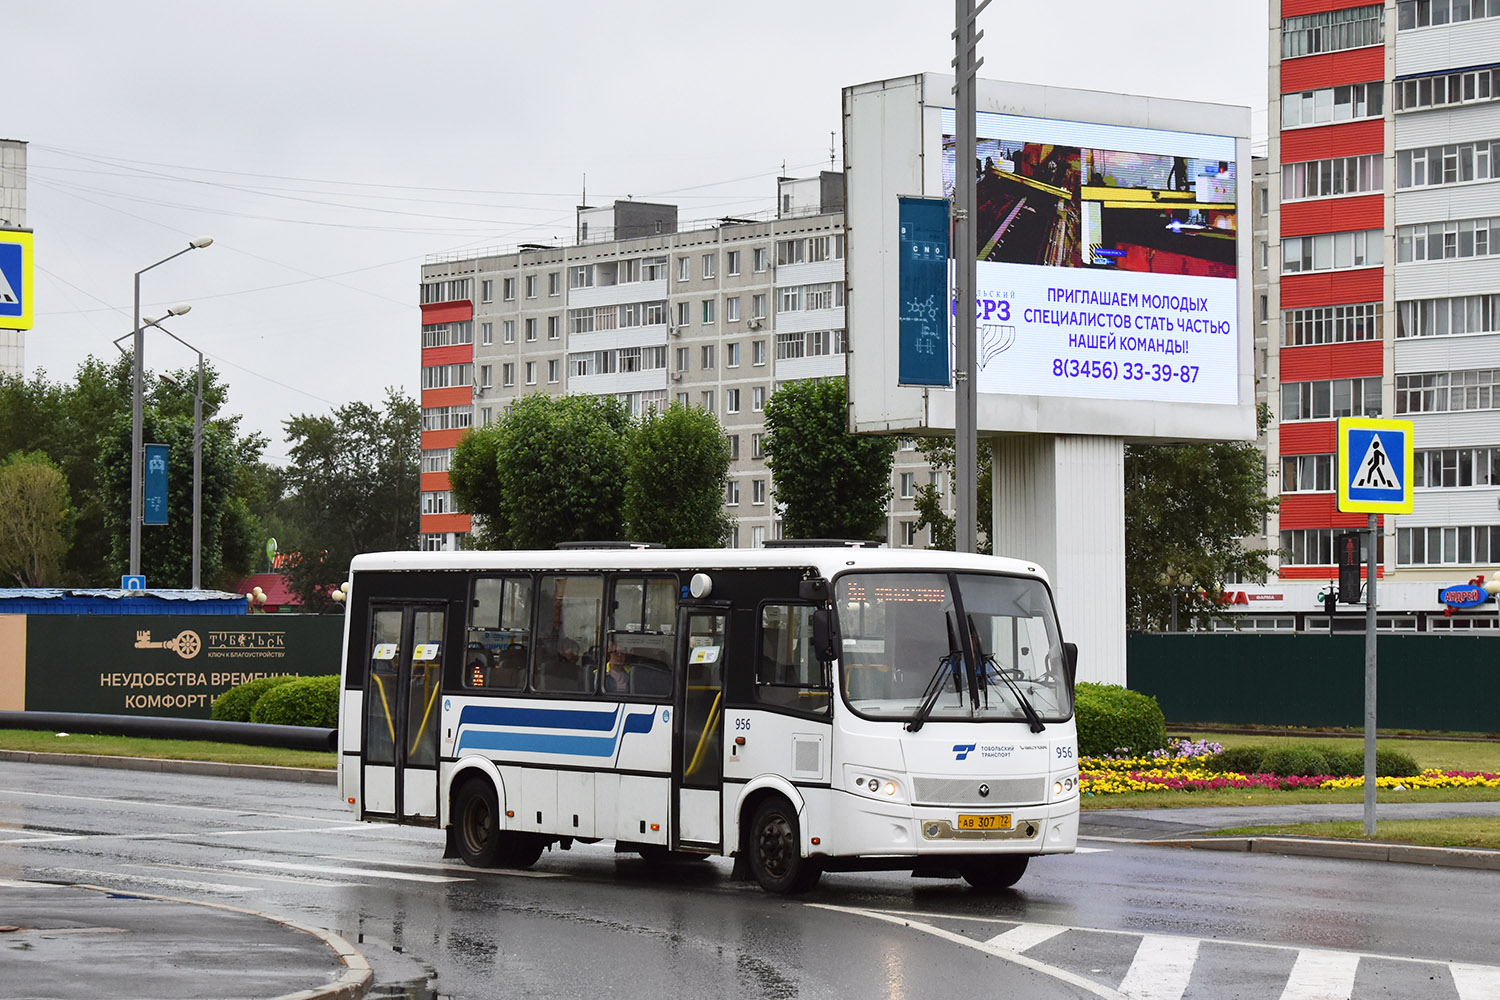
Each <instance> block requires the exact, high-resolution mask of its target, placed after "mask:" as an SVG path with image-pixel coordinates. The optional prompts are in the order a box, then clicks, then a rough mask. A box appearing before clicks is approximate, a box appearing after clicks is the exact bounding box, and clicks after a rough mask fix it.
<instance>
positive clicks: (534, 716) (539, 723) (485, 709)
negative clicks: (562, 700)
mask: <svg viewBox="0 0 1500 1000" xmlns="http://www.w3.org/2000/svg"><path fill="white" fill-rule="evenodd" d="M619 717H620V709H618V708H614V709H610V710H609V711H605V712H592V711H586V710H583V709H576V708H518V707H514V706H509V705H465V706H464V710H463V712H462V713H460V714H459V717H458V725H459V728H460V729H462V728H463V727H464V726H515V727H517V728H524V729H573V730H582V731H584V732H601V733H602V732H608V731H609V730H612V729H614V728H615V723H616V722H617V721H618V720H619Z"/></svg>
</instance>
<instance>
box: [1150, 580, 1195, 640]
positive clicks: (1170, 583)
mask: <svg viewBox="0 0 1500 1000" xmlns="http://www.w3.org/2000/svg"><path fill="white" fill-rule="evenodd" d="M1156 582H1157V583H1159V584H1161V585H1162V586H1163V587H1167V588H1170V590H1171V594H1172V631H1173V632H1176V631H1177V591H1178V588H1187V589H1191V588H1192V586H1193V574H1191V573H1189V572H1188V571H1187V570H1185V569H1178V568H1177V567H1176V566H1168V567H1167V568H1166V569H1165V570H1163V571H1162V572H1160V573H1158V574H1156Z"/></svg>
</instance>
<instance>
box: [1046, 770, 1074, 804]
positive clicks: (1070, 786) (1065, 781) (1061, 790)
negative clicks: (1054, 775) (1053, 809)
mask: <svg viewBox="0 0 1500 1000" xmlns="http://www.w3.org/2000/svg"><path fill="white" fill-rule="evenodd" d="M1077 787H1078V776H1077V775H1076V774H1070V775H1068V776H1067V777H1066V778H1058V779H1057V780H1056V781H1054V782H1053V783H1052V796H1053V797H1054V798H1059V799H1060V798H1063V797H1064V796H1067V795H1072V794H1073V791H1074V789H1076V788H1077Z"/></svg>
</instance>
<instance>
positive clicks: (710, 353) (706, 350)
mask: <svg viewBox="0 0 1500 1000" xmlns="http://www.w3.org/2000/svg"><path fill="white" fill-rule="evenodd" d="M713 366H714V345H713V344H704V345H703V346H702V347H701V348H699V352H698V367H699V368H702V369H704V370H705V371H707V370H708V369H710V368H712V367H713Z"/></svg>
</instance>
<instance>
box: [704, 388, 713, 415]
mask: <svg viewBox="0 0 1500 1000" xmlns="http://www.w3.org/2000/svg"><path fill="white" fill-rule="evenodd" d="M702 401H703V408H704V409H705V410H707V411H708V412H709V413H713V412H714V391H713V390H712V389H709V390H708V391H706V392H704V393H703V396H702Z"/></svg>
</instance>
